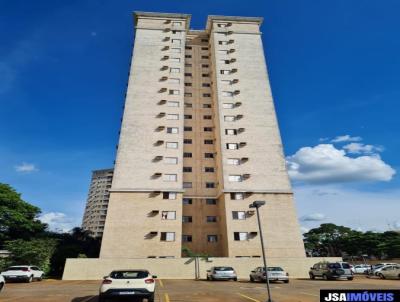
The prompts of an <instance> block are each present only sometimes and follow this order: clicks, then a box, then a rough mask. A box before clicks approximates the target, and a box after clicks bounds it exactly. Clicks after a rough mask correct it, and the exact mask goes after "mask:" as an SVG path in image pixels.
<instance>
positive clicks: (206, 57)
mask: <svg viewBox="0 0 400 302" xmlns="http://www.w3.org/2000/svg"><path fill="white" fill-rule="evenodd" d="M201 58H202V59H208V58H209V57H208V56H201Z"/></svg>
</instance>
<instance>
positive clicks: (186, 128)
mask: <svg viewBox="0 0 400 302" xmlns="http://www.w3.org/2000/svg"><path fill="white" fill-rule="evenodd" d="M183 130H184V131H192V130H193V128H192V127H189V126H185V127H183Z"/></svg>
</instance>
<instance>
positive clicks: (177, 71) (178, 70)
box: [169, 67, 181, 73]
mask: <svg viewBox="0 0 400 302" xmlns="http://www.w3.org/2000/svg"><path fill="white" fill-rule="evenodd" d="M169 72H170V73H180V72H181V69H180V68H175V67H173V68H172V67H171V68H170V69H169Z"/></svg>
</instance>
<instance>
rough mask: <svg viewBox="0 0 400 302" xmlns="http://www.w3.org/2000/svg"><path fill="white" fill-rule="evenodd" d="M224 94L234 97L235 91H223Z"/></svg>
mask: <svg viewBox="0 0 400 302" xmlns="http://www.w3.org/2000/svg"><path fill="white" fill-rule="evenodd" d="M222 96H226V97H232V96H233V92H231V91H222Z"/></svg>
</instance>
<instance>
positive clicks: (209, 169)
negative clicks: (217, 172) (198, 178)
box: [204, 167, 214, 173]
mask: <svg viewBox="0 0 400 302" xmlns="http://www.w3.org/2000/svg"><path fill="white" fill-rule="evenodd" d="M204 172H211V173H212V172H214V168H213V167H205V168H204Z"/></svg>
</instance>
